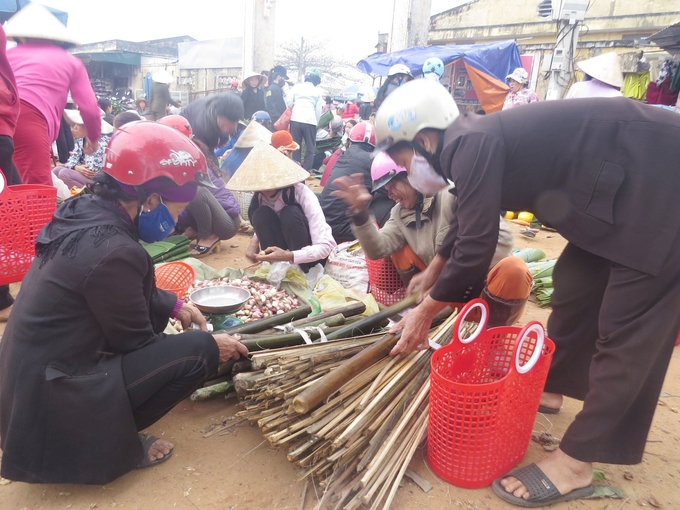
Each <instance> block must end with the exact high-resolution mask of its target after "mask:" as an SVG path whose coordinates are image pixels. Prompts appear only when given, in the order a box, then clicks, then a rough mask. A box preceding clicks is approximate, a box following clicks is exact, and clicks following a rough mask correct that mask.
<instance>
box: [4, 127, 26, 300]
mask: <svg viewBox="0 0 680 510" xmlns="http://www.w3.org/2000/svg"><path fill="white" fill-rule="evenodd" d="M12 154H14V141H13V140H12V138H11V137H9V136H5V135H0V172H2V174H3V175H4V176H5V181H6V182H7V185H8V186H12V185H14V184H21V178H20V177H19V172H17V169H16V167H15V166H14V163H13V162H12ZM13 304H14V298H13V297H12V295H11V294H10V293H9V285H0V310H4V309H5V308H9V307H10V306H12V305H13Z"/></svg>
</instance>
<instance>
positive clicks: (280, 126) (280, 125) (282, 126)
mask: <svg viewBox="0 0 680 510" xmlns="http://www.w3.org/2000/svg"><path fill="white" fill-rule="evenodd" d="M292 116H293V109H292V108H286V110H285V111H284V112H283V113H282V114H281V116H280V117H279V118H278V119H277V121H276V122H274V129H276V130H277V131H288V128H289V127H290V118H291V117H292Z"/></svg>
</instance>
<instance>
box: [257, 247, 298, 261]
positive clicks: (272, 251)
mask: <svg viewBox="0 0 680 510" xmlns="http://www.w3.org/2000/svg"><path fill="white" fill-rule="evenodd" d="M255 258H256V259H257V260H259V261H260V262H281V261H283V262H293V252H292V251H288V250H283V249H281V248H279V247H278V246H270V247H269V248H267V249H266V250H264V255H260V254H258V255H255Z"/></svg>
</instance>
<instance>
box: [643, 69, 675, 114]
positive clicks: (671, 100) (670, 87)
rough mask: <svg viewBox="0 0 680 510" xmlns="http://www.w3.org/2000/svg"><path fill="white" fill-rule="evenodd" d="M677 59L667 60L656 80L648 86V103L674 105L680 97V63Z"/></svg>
mask: <svg viewBox="0 0 680 510" xmlns="http://www.w3.org/2000/svg"><path fill="white" fill-rule="evenodd" d="M678 64H679V63H678V62H677V61H675V60H670V59H669V60H665V61H664V62H663V64H661V70H660V71H659V76H658V78H657V79H656V81H653V82H650V84H649V86H648V87H647V103H649V104H665V105H668V106H671V105H674V104H675V102H676V101H677V99H678V89H680V87H678V81H680V65H678Z"/></svg>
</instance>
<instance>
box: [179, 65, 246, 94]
mask: <svg viewBox="0 0 680 510" xmlns="http://www.w3.org/2000/svg"><path fill="white" fill-rule="evenodd" d="M242 76H243V74H242V69H241V68H227V69H182V70H181V71H180V72H179V78H178V80H177V83H176V84H174V85H171V86H170V89H171V90H172V89H177V90H178V91H181V92H182V93H183V94H186V96H188V100H189V101H193V100H194V99H198V98H201V97H203V96H206V95H208V94H212V93H215V92H226V91H228V90H229V85H230V84H231V82H232V81H234V80H236V81H239V82H240V81H241V77H242Z"/></svg>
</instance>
